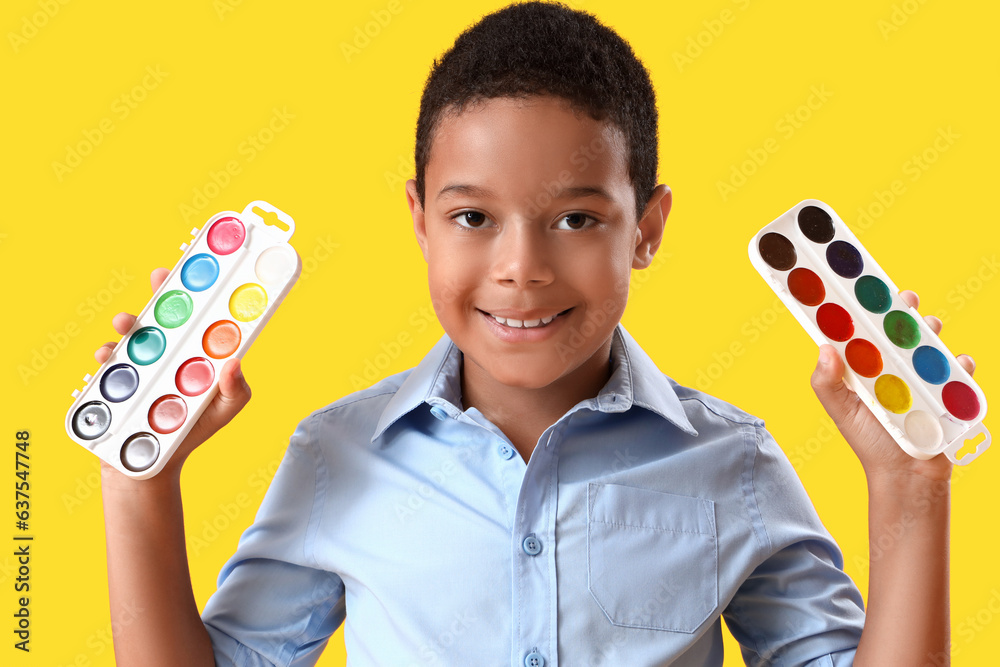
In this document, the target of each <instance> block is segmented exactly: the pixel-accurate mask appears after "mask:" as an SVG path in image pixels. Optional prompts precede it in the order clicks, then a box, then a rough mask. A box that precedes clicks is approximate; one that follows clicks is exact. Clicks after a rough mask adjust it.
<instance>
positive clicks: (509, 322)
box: [479, 308, 573, 329]
mask: <svg viewBox="0 0 1000 667" xmlns="http://www.w3.org/2000/svg"><path fill="white" fill-rule="evenodd" d="M571 310H573V309H572V308H567V309H566V310H564V311H562V312H560V313H556V314H555V315H550V316H548V317H542V318H539V319H535V320H516V319H514V318H511V317H500V316H498V315H494V314H493V313H489V312H487V311H485V310H480V311H479V312H481V313H483V314H484V315H488V316H490V317H492V318H493V319H494V320H496V321H497V322H499V323H500V324H502V325H504V326H505V327H510V328H511V329H540V328H542V327H544V326H545V325H547V324H549V323H551V322H552V320H554V319H556V318H557V317H560V316H562V315H565V314H566V313H568V312H569V311H571Z"/></svg>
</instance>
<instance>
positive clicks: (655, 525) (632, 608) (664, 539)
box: [587, 483, 719, 633]
mask: <svg viewBox="0 0 1000 667" xmlns="http://www.w3.org/2000/svg"><path fill="white" fill-rule="evenodd" d="M587 508H588V510H587V574H588V585H589V588H590V594H591V595H592V596H593V598H594V600H595V601H596V602H597V604H598V605H600V607H601V609H602V610H603V611H604V613H605V615H606V616H607V617H608V619H610V621H611V622H612V623H613V624H614V625H620V626H625V627H632V628H647V629H654V630H670V631H673V632H687V633H691V632H694V631H695V630H696V629H697V628H698V627H699V626H700V625H701V624H702V623H703V622H704V621H705V620H706V619H707V618H708V617H709V616H710V615H711V614H712V612H714V611H715V609H716V607H718V604H719V588H718V548H717V543H716V530H715V503H714V502H712V501H711V500H705V499H703V498H693V497H690V496H679V495H675V494H672V493H663V492H660V491H651V490H648V489H640V488H635V487H631V486H621V485H619V484H597V483H591V484H590V485H589V487H588V489H587Z"/></svg>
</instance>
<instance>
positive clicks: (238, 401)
mask: <svg viewBox="0 0 1000 667" xmlns="http://www.w3.org/2000/svg"><path fill="white" fill-rule="evenodd" d="M169 274H170V271H168V270H167V269H164V268H159V269H154V270H153V272H152V273H151V274H150V275H149V282H150V284H151V285H152V287H153V291H154V292H155V291H156V290H157V288H159V286H160V285H161V284H163V281H164V280H166V279H167V276H168V275H169ZM135 319H136V318H135V315H130V314H129V313H118V314H117V315H115V316H114V318H112V320H111V324H112V326H114V328H115V331H117V332H118V333H120V334H122V335H125V334H126V333H128V331H129V329H131V328H132V325H133V324H135ZM115 345H116V343H113V342H112V343H105V344H104V345H102V346H101V347H100V348H98V349H97V351H95V352H94V357H95V358H96V359H97V361H98V362H99V363H102V364H103V363H104V362H105V361H107V360H108V357H110V356H111V350H113V349H114V347H115ZM249 400H250V386H249V385H248V384H247V382H246V380H245V379H244V378H243V372H242V370H241V368H240V360H239V359H230V360H229V361H227V362H226V364H225V366H223V367H222V371H221V372H220V373H219V393H218V394H216V395H215V397H214V398H213V399H212V402H211V403H209V404H208V407H207V408H205V411H204V412H203V413H202V414H201V417H199V418H198V421H197V423H195V425H194V427H193V428H192V429H191V431H190V433H188V435H187V437H186V438H184V442H182V443H181V445H180V447H178V448H177V450H176V451H175V452H174V454H173V456H172V457H171V458H170V461H169V462H168V463H167V465H166V467H165V468H164V469H163V470H162V471H161V472H160V473H159V474H158V475H157V476H156V477H160V476H161V475H163V476H173V477H174V478H177V477H179V476H180V470H181V466H182V465H183V463H184V460H185V459H187V457H188V455H189V454H190V453H191V452H192V451H194V449H195V448H196V447H197V446H198V445H200V444H201V443H203V442H204V441H205V440H208V438H209V437H210V436H211V435H212V434H214V433H215V432H216V431H218V430H219V429H220V428H222V427H223V426H225V425H226V424H228V423H229V422H230V421H231V420H232V418H233V417H235V416H236V415H237V414H238V413H239V411H240V410H242V409H243V406H245V405H246V404H247V402H249ZM101 467H102V468H103V471H104V473H105V477H107V476H108V474H109V473H113V472H117V471H116V470H115V469H114V467H113V466H111V465H109V464H107V463H105V462H103V461H102V462H101ZM122 477H124V476H122ZM156 477H154V478H153V479H156Z"/></svg>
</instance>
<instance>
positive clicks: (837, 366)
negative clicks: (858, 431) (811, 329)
mask: <svg viewBox="0 0 1000 667" xmlns="http://www.w3.org/2000/svg"><path fill="white" fill-rule="evenodd" d="M810 382H811V384H812V388H813V391H815V392H816V397H817V398H818V399H819V402H820V403H822V404H823V407H824V408H825V409H826V411H827V412H828V413H829V414H830V416H831V417H833V419H834V422H837V423H838V424H839V423H840V421H841V420H842V419H843V418H844V417H847V416H848V415H849V414H850V413H851V412H853V411H854V410H855V409H856V408H857V403H858V399H857V396H856V395H855V394H854V392H853V391H851V389H850V388H849V387H848V386H847V384H846V383H845V382H844V361H843V360H842V359H841V358H840V355H839V354H837V348H835V347H834V346H832V345H821V346H820V348H819V361H818V362H817V363H816V369H815V370H814V371H813V374H812V378H810Z"/></svg>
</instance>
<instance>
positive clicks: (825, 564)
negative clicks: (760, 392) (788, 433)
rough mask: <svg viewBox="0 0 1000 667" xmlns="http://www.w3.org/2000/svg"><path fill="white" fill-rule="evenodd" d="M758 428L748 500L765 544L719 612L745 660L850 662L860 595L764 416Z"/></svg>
mask: <svg viewBox="0 0 1000 667" xmlns="http://www.w3.org/2000/svg"><path fill="white" fill-rule="evenodd" d="M755 430H756V434H757V435H756V439H757V447H756V452H755V455H754V461H753V473H752V485H751V487H752V488H751V489H750V490H749V494H750V498H749V502H748V506H749V507H751V520H752V522H753V523H754V524H755V532H756V533H757V542H758V544H763V545H764V546H763V547H762V548H761V550H760V555H759V557H758V558H757V559H756V560H755V564H756V565H755V567H753V569H752V571H751V572H750V574H749V576H748V577H747V578H746V579H745V580H744V582H743V584H742V585H741V586H740V588H739V590H738V591H737V593H736V595H735V597H734V598H733V600H732V601H731V602H730V604H729V606H728V607H727V608H726V610H725V612H724V613H723V616H724V618H725V619H726V625H727V626H728V627H729V630H730V632H732V634H733V636H734V637H735V638H736V640H737V641H738V642H739V643H740V646H741V650H742V652H743V659H744V662H746V664H747V665H753V666H756V665H774V666H782V667H783V666H792V665H808V666H809V667H821V666H825V667H841V666H844V667H847V666H849V665H852V664H853V662H854V653H855V651H856V649H857V646H858V642H859V641H860V639H861V631H862V629H863V628H864V621H865V615H864V601H863V599H862V597H861V593H860V592H859V591H858V588H857V586H856V585H855V584H854V582H853V581H852V580H851V578H850V577H849V576H847V574H846V573H845V572H844V570H843V566H844V559H843V555H842V554H841V551H840V548H839V547H838V546H837V543H836V542H835V541H834V539H833V537H832V536H831V535H830V533H829V532H828V531H827V530H826V528H825V527H824V526H823V524H822V522H821V521H820V519H819V516H818V515H817V514H816V510H815V508H814V507H813V505H812V502H811V501H810V499H809V496H808V494H807V493H806V491H805V489H804V488H803V486H802V482H801V481H800V480H799V478H798V475H797V474H796V473H795V470H794V468H792V465H791V463H789V461H788V459H787V457H786V456H785V454H784V452H783V451H782V450H781V448H780V447H779V446H778V444H777V443H776V442H775V441H774V439H773V438H772V437H771V435H770V433H768V432H767V431H766V430H765V429H764V428H763V423H762V422H759V423H758V424H757V425H756V428H755ZM751 539H752V538H751Z"/></svg>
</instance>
